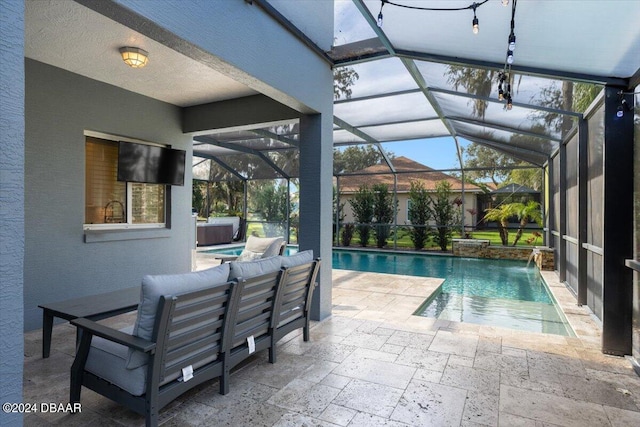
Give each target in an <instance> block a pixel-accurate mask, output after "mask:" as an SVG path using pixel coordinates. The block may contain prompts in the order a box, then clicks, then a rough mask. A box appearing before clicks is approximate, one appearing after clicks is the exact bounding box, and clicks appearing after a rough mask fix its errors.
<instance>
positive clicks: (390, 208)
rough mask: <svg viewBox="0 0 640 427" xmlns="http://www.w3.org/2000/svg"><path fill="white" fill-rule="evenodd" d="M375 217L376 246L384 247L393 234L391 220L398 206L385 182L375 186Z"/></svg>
mask: <svg viewBox="0 0 640 427" xmlns="http://www.w3.org/2000/svg"><path fill="white" fill-rule="evenodd" d="M373 197H374V203H373V217H374V218H375V219H374V221H375V223H376V225H375V226H374V231H375V234H376V246H378V247H379V248H383V247H384V246H385V245H386V244H387V239H388V238H389V236H390V235H391V225H390V224H391V222H392V221H393V217H394V215H395V211H396V206H395V203H394V201H393V198H392V197H391V194H390V193H389V189H388V188H387V186H386V185H385V184H376V185H374V186H373Z"/></svg>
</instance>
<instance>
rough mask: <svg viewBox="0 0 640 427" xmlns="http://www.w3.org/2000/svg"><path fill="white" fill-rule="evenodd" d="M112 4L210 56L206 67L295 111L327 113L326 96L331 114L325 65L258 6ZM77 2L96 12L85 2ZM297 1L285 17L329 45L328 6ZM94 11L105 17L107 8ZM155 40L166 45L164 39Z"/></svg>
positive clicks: (129, 0) (199, 0)
mask: <svg viewBox="0 0 640 427" xmlns="http://www.w3.org/2000/svg"><path fill="white" fill-rule="evenodd" d="M115 1H116V2H117V3H119V4H120V5H122V6H124V7H126V8H128V9H130V10H131V11H133V12H135V13H137V14H139V15H141V16H143V17H146V18H147V19H149V20H151V21H152V22H154V23H155V24H157V25H158V26H160V27H162V28H164V29H166V30H168V31H170V32H171V33H172V34H174V35H175V36H178V37H179V38H182V39H184V40H186V41H188V42H190V43H192V44H193V45H195V46H198V47H200V48H201V49H202V50H203V51H206V52H209V53H211V54H212V55H213V57H211V58H206V62H207V65H208V66H210V67H212V68H214V69H217V70H218V71H221V72H223V73H225V74H227V75H229V76H230V77H232V78H234V79H235V80H237V81H239V82H241V83H244V84H246V85H248V86H249V87H251V88H253V89H255V90H257V91H259V92H261V93H263V94H265V95H267V96H269V97H271V98H273V99H275V100H276V101H279V102H281V103H283V104H285V105H287V106H289V107H291V108H294V109H296V110H298V111H301V112H304V113H325V112H326V113H328V114H333V104H332V102H333V98H332V97H333V95H332V94H330V95H331V110H326V105H325V101H324V100H325V99H326V97H327V91H331V88H332V87H333V86H332V85H333V74H332V72H331V69H330V66H329V64H328V63H326V62H325V61H324V60H322V59H321V58H320V57H319V56H318V55H316V54H315V53H313V52H311V51H310V50H309V48H308V47H307V46H306V45H305V44H304V43H302V42H301V41H299V40H297V39H295V38H294V37H293V35H291V34H290V33H289V32H288V31H287V30H286V29H285V28H283V27H282V26H281V25H280V24H278V23H277V22H275V21H274V20H273V19H272V18H271V17H269V16H268V15H267V14H266V13H265V12H264V11H263V10H262V9H261V8H260V7H259V6H258V5H256V4H250V3H248V2H245V1H236V0H232V1H206V0H194V1H180V2H171V3H169V2H163V3H162V7H159V5H158V3H157V2H150V1H146V0H115ZM79 2H80V3H82V4H87V6H88V7H91V8H95V9H97V8H100V5H99V4H98V5H95V4H92V3H95V2H91V1H90V0H80V1H79ZM292 3H293V2H292ZM296 3H299V2H296ZM303 3H304V5H303V6H304V7H301V6H300V5H299V6H297V7H296V10H297V13H296V16H293V17H291V19H293V20H295V23H296V24H297V25H299V26H300V28H303V29H305V27H309V28H313V31H312V34H311V37H312V38H314V39H318V38H319V37H320V36H319V34H324V37H325V41H324V42H323V43H322V47H326V46H327V45H329V46H330V45H331V43H332V40H333V2H332V1H305V2H303ZM105 7H107V6H105ZM274 7H276V8H280V11H281V13H283V14H287V13H289V14H290V13H291V11H290V10H288V9H289V8H291V7H292V6H287V7H284V5H283V4H281V2H274ZM99 11H100V12H101V13H110V12H112V11H113V8H110V10H108V11H107V10H99ZM303 14H304V16H305V19H304V22H303V19H302V16H303ZM111 17H112V19H115V20H117V21H120V22H122V23H124V24H126V25H131V26H132V28H134V29H135V30H136V31H139V32H141V33H144V34H146V35H147V36H149V37H152V38H156V39H158V38H160V37H161V35H160V34H157V32H156V31H154V29H153V28H150V27H149V26H148V25H144V26H141V27H138V25H139V24H137V23H136V22H135V19H134V18H130V17H126V16H122V14H121V13H118V12H117V11H115V12H113V14H112V15H111ZM305 22H306V23H313V24H305ZM158 41H160V42H162V43H167V40H166V39H163V40H158ZM174 43H175V45H174ZM167 44H168V45H169V46H170V47H172V48H175V49H176V50H178V51H181V52H182V53H184V54H185V55H187V56H191V57H194V58H201V57H202V54H201V53H200V52H196V51H194V50H193V49H189V48H184V47H183V45H184V43H182V44H180V43H178V42H169V43H167Z"/></svg>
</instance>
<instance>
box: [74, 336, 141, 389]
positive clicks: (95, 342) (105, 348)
mask: <svg viewBox="0 0 640 427" xmlns="http://www.w3.org/2000/svg"><path fill="white" fill-rule="evenodd" d="M132 330H133V325H131V326H129V327H127V328H123V329H121V331H122V332H124V333H127V334H130V333H131V331H132ZM128 357H129V348H128V347H125V346H123V345H120V344H116V343H114V342H112V341H108V340H105V339H103V338H100V337H93V339H92V340H91V349H90V350H89V356H88V357H87V364H86V365H85V369H86V370H87V371H89V372H91V373H92V374H95V375H97V376H98V377H100V378H103V379H105V380H106V381H109V382H110V383H112V384H114V385H116V386H118V387H120V388H121V389H123V390H126V391H128V392H129V393H131V394H133V395H134V396H141V395H143V394H144V393H145V388H146V384H147V365H146V361H145V363H144V364H143V365H140V366H138V367H136V368H135V369H127V359H128Z"/></svg>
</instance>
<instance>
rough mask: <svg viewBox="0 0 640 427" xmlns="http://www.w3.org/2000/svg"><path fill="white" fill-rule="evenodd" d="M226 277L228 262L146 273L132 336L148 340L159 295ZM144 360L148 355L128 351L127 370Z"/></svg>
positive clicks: (170, 293)
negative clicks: (179, 271)
mask: <svg viewBox="0 0 640 427" xmlns="http://www.w3.org/2000/svg"><path fill="white" fill-rule="evenodd" d="M228 277H229V264H226V263H225V264H221V265H219V266H216V267H214V268H209V269H207V270H202V271H194V272H191V273H183V274H164V275H157V276H145V277H144V278H143V279H142V290H141V291H140V294H141V295H140V304H139V305H138V317H137V318H136V323H135V327H134V329H133V335H135V336H138V337H140V338H144V339H146V340H150V339H151V338H152V334H153V326H154V324H155V320H156V312H157V310H158V302H159V301H160V297H161V296H162V295H178V294H181V293H185V292H190V291H196V290H199V289H203V288H207V287H209V286H214V285H220V284H223V283H226V282H227V281H228V280H231V279H228ZM145 363H147V356H146V355H145V354H144V353H141V352H139V351H136V350H129V359H128V361H127V368H128V369H135V368H137V367H139V366H142V365H144V364H145Z"/></svg>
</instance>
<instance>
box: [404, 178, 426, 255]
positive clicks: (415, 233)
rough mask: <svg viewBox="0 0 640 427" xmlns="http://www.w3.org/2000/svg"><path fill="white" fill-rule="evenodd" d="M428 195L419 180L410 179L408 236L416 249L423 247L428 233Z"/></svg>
mask: <svg viewBox="0 0 640 427" xmlns="http://www.w3.org/2000/svg"><path fill="white" fill-rule="evenodd" d="M429 218H430V211H429V196H428V194H427V190H426V189H425V188H424V185H423V184H422V182H421V181H411V189H410V190H409V221H411V225H412V227H411V229H410V237H411V242H412V243H413V247H414V249H416V250H421V249H423V248H424V246H425V244H426V243H427V240H428V239H429V233H428V231H429V230H428V228H427V223H428V222H429Z"/></svg>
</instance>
